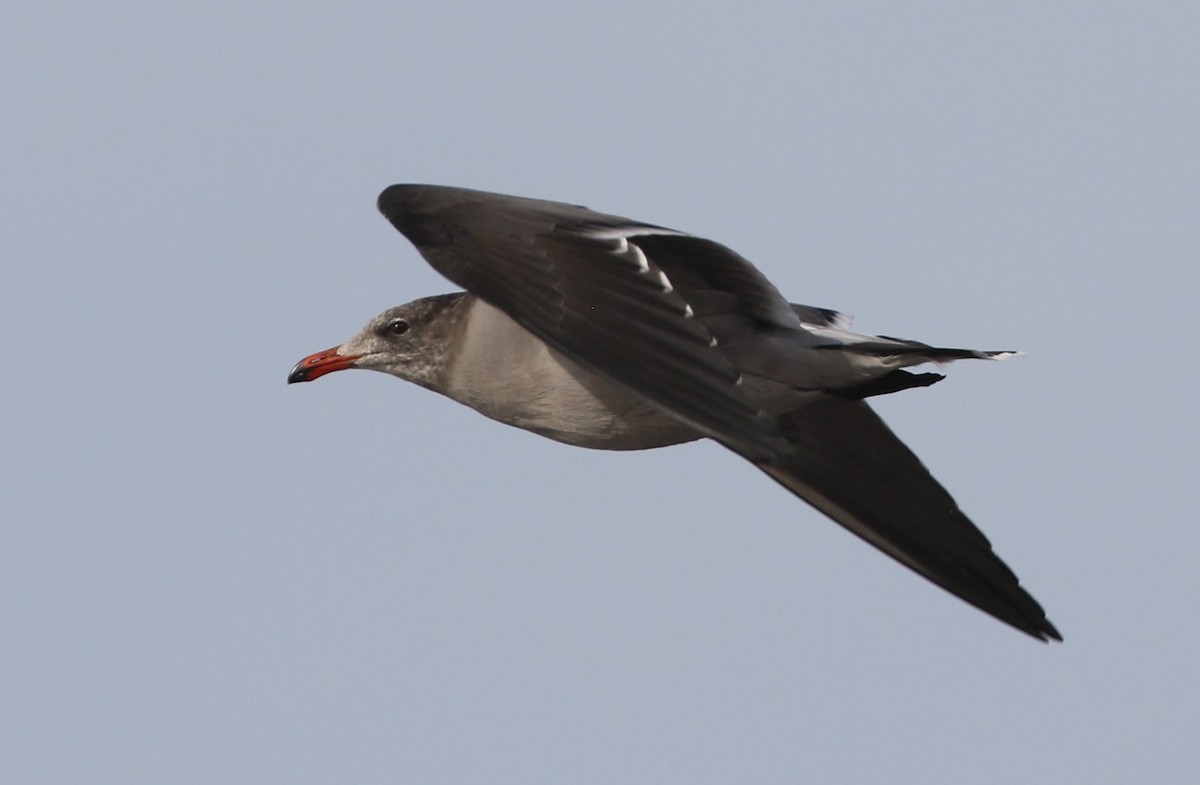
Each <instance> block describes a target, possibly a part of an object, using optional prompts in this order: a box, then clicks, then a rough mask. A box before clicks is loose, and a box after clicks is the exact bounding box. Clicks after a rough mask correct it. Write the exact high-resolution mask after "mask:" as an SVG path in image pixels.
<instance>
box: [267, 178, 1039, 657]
mask: <svg viewBox="0 0 1200 785" xmlns="http://www.w3.org/2000/svg"><path fill="white" fill-rule="evenodd" d="M378 206H379V210H380V212H382V213H383V215H384V216H385V217H386V218H387V219H388V220H389V221H390V222H391V223H392V225H393V226H395V227H396V229H398V230H399V231H400V233H401V234H403V235H404V236H405V237H406V238H407V239H408V240H409V241H410V242H411V243H412V244H413V245H414V246H416V248H417V250H418V251H419V252H420V254H421V255H422V256H423V257H425V260H426V261H427V262H428V263H429V264H430V265H432V266H433V268H434V269H435V270H437V271H438V272H440V273H441V274H442V275H444V276H445V277H446V278H448V279H449V280H450V281H452V282H454V283H455V284H457V285H458V286H461V287H462V288H463V289H465V290H466V291H460V292H454V293H451V294H440V295H435V296H432V297H424V298H421V299H418V300H414V301H412V302H410V303H408V304H407V305H401V306H398V307H395V308H390V309H388V310H387V311H384V312H383V313H381V314H380V315H378V316H376V317H375V318H374V319H372V320H371V321H370V322H368V323H367V325H366V326H365V327H363V328H362V330H360V331H359V332H358V334H357V335H355V336H354V337H352V338H351V339H350V340H348V341H346V342H345V343H343V344H341V345H340V346H335V347H333V348H332V349H327V350H325V351H323V352H317V353H316V354H312V355H310V356H308V357H306V358H304V359H303V360H301V361H300V362H299V363H297V364H296V366H295V367H294V368H293V369H292V371H291V373H290V374H289V376H288V382H289V383H293V382H306V381H311V380H313V379H316V378H318V377H321V376H324V375H325V374H328V373H331V372H333V371H340V370H344V369H347V368H366V369H370V370H375V371H383V372H385V373H389V374H392V375H393V376H398V377H399V378H401V379H404V380H406V381H409V382H414V383H416V384H418V385H420V386H422V387H425V388H427V389H429V390H432V391H434V392H437V393H441V394H442V395H446V396H448V397H450V398H452V399H454V400H456V401H458V402H460V403H463V404H466V405H467V406H470V407H471V408H472V409H475V410H476V411H478V412H480V413H481V414H483V415H485V416H487V417H490V418H492V419H494V420H498V421H500V422H502V423H506V424H508V425H513V426H516V427H518V428H523V429H525V430H528V431H532V432H534V433H537V434H540V435H542V436H545V437H548V438H550V439H554V440H556V441H559V442H565V443H566V444H571V445H576V446H579V447H590V448H593V449H601V450H641V449H648V448H653V447H665V446H668V445H672V444H681V443H684V442H690V441H693V440H696V439H702V438H708V439H712V440H714V441H716V442H719V443H720V444H722V445H724V446H725V447H727V448H729V449H730V450H732V451H733V452H735V453H737V454H738V455H741V456H742V457H743V458H745V459H746V460H748V461H750V462H751V463H753V464H754V465H755V466H757V467H758V468H759V469H761V470H762V471H764V472H766V473H767V474H768V475H769V476H770V477H771V478H772V479H774V480H775V481H776V482H778V483H779V484H781V485H782V486H783V487H785V488H786V489H787V490H789V491H791V492H792V493H793V494H795V495H796V496H799V497H800V498H801V499H803V500H804V501H806V502H808V504H810V505H812V506H813V507H814V508H816V509H817V510H819V511H820V512H822V513H824V514H825V515H827V516H828V517H829V518H831V519H833V520H834V521H835V522H837V523H838V524H840V525H842V526H843V527H845V528H846V529H848V530H850V531H851V532H852V533H854V534H856V535H858V536H859V537H860V538H862V539H863V540H866V541H867V542H868V543H870V544H871V545H873V546H875V547H876V548H878V549H879V550H881V551H883V552H884V553H886V554H887V555H888V556H891V557H892V558H893V559H895V560H896V561H898V562H900V563H901V564H903V565H905V566H906V567H908V568H910V569H911V570H913V571H914V572H916V573H917V574H919V575H921V576H923V577H925V578H927V579H928V580H930V581H932V582H933V583H935V584H936V585H938V586H940V587H942V588H943V589H945V590H946V591H948V592H950V593H951V594H954V595H955V596H957V597H959V598H961V599H962V600H965V601H966V602H968V603H970V604H972V605H974V606H975V607H977V608H979V609H980V610H982V611H984V612H985V613H988V614H991V615H992V616H994V617H995V618H997V619H999V620H1000V621H1002V622H1005V623H1006V624H1009V625H1011V626H1012V627H1015V628H1016V629H1018V630H1020V631H1022V632H1024V633H1027V634H1028V635H1031V636H1033V637H1034V638H1037V639H1039V640H1042V641H1049V640H1058V641H1061V640H1062V636H1061V635H1060V634H1059V632H1058V630H1056V629H1055V628H1054V625H1053V624H1051V623H1050V621H1049V620H1048V619H1047V618H1046V613H1045V611H1043V610H1042V607H1041V605H1039V604H1038V602H1037V601H1036V600H1035V599H1034V598H1033V597H1032V596H1031V595H1030V594H1029V593H1028V592H1026V591H1025V590H1024V589H1023V588H1022V587H1021V585H1020V582H1019V581H1018V579H1017V576H1016V575H1015V574H1014V573H1013V572H1012V570H1010V569H1009V568H1008V566H1007V565H1006V564H1005V563H1004V562H1003V561H1001V560H1000V558H999V557H997V556H996V554H995V553H994V552H993V551H992V547H991V544H990V543H989V542H988V539H987V537H985V536H984V534H983V533H982V532H981V531H980V530H979V529H978V528H976V527H975V525H974V524H973V523H972V522H971V521H970V520H969V519H968V518H967V516H966V515H965V514H963V512H962V511H961V510H960V509H959V508H958V505H957V504H956V503H955V501H954V499H953V498H951V496H950V494H949V493H948V492H947V491H946V490H945V489H944V488H943V487H942V486H941V484H940V483H938V481H937V480H935V479H934V478H933V476H932V475H931V474H930V473H929V471H928V470H927V469H926V468H925V467H924V466H923V465H922V464H921V462H920V460H919V459H918V458H917V456H916V455H914V454H913V453H912V452H911V451H910V450H909V449H908V448H907V447H905V445H904V443H903V442H901V441H900V439H899V438H898V437H897V436H896V435H895V434H893V433H892V431H891V429H889V428H888V426H887V425H885V424H884V422H883V421H882V420H881V419H880V418H879V417H878V415H876V414H875V412H874V411H872V410H871V408H870V406H868V405H867V401H866V399H867V398H870V397H873V396H876V395H883V394H887V393H894V392H899V391H901V390H906V389H910V388H914V387H925V386H928V385H930V384H933V383H935V382H938V381H940V380H941V379H942V378H943V377H942V375H941V374H937V373H915V372H912V371H908V370H905V369H906V368H908V367H910V366H915V365H920V364H922V363H937V364H943V363H947V362H950V361H954V360H961V359H986V360H999V359H1003V358H1006V357H1010V356H1013V355H1015V354H1019V352H1009V351H977V350H973V349H947V348H938V347H934V346H930V345H928V344H924V343H919V342H917V341H909V340H902V339H899V338H890V337H886V336H875V335H864V334H860V333H855V332H852V331H851V330H850V320H849V318H848V317H846V316H845V315H844V314H842V313H839V312H837V311H834V310H830V309H827V308H815V307H812V306H807V305H797V304H794V303H789V302H788V300H787V299H785V298H784V297H783V295H781V294H780V293H779V291H778V290H777V289H776V288H775V286H774V285H773V284H772V283H771V282H770V281H769V280H767V278H766V277H765V276H764V275H763V274H762V273H761V272H759V270H758V269H757V268H756V267H755V266H754V265H753V264H751V263H750V262H749V261H747V260H746V259H744V258H743V257H741V256H740V255H738V254H737V253H735V252H734V251H732V250H731V249H729V248H727V247H725V246H723V245H720V244H718V243H716V242H713V241H711V240H706V239H704V238H701V237H697V236H694V235H690V234H687V233H684V232H680V231H676V230H674V229H667V228H665V227H662V226H655V225H653V224H648V223H642V222H640V221H634V220H630V219H628V218H622V217H619V216H616V215H607V214H604V213H598V212H594V211H592V210H589V209H587V208H585V207H581V206H578V205H572V204H564V203H560V202H552V201H544V200H540V199H527V198H522V197H516V196H507V195H503V194H495V193H487V192H484V191H476V190H470V189H465V188H453V187H448V186H437V185H393V186H390V187H388V188H387V189H385V190H384V191H383V193H382V194H380V196H379V201H378Z"/></svg>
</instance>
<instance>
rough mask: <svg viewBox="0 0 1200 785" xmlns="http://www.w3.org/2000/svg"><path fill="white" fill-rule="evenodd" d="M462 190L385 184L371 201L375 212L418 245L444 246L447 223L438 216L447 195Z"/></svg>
mask: <svg viewBox="0 0 1200 785" xmlns="http://www.w3.org/2000/svg"><path fill="white" fill-rule="evenodd" d="M461 190H462V189H457V188H447V187H444V186H439V185H416V184H411V183H408V184H405V183H401V184H397V185H389V186H388V187H387V188H384V189H383V191H382V192H381V193H380V194H379V198H378V199H377V200H376V201H375V205H376V207H378V208H379V212H381V213H383V217H384V218H387V219H388V221H390V222H391V224H392V226H394V227H396V229H397V230H398V231H399V232H400V234H402V235H404V236H405V237H407V238H408V241H409V242H411V243H412V244H413V245H415V246H417V247H418V248H428V247H430V246H436V245H445V244H447V243H448V242H449V241H450V238H451V234H452V232H451V226H450V224H449V223H448V222H447V221H446V220H444V219H442V218H440V217H439V216H438V211H439V208H441V207H445V206H446V203H447V197H448V196H450V195H451V194H452V192H457V191H461Z"/></svg>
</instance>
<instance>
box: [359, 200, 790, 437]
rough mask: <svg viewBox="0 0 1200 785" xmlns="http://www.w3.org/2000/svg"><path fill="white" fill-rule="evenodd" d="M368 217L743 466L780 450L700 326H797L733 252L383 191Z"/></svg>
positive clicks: (507, 207)
mask: <svg viewBox="0 0 1200 785" xmlns="http://www.w3.org/2000/svg"><path fill="white" fill-rule="evenodd" d="M379 208H380V210H381V211H382V212H383V214H384V215H385V216H386V217H387V218H388V219H389V220H390V221H391V222H392V224H394V225H395V226H396V228H397V229H399V230H400V232H401V233H403V234H404V235H405V236H406V237H407V238H408V239H409V240H410V241H412V243H413V244H414V245H416V246H417V249H418V250H419V251H420V252H421V254H422V255H423V256H424V257H425V258H426V260H428V261H429V263H430V264H431V265H432V266H433V267H434V269H436V270H437V271H438V272H440V273H442V274H443V275H445V276H446V277H447V278H449V279H450V280H451V281H453V282H455V283H457V284H458V285H459V286H462V287H463V288H464V289H466V290H467V291H469V292H471V293H473V294H475V295H476V296H478V297H480V298H482V299H483V300H485V301H487V302H488V303H490V304H491V305H493V306H495V307H497V308H499V309H500V310H502V311H504V312H505V313H506V314H507V315H508V316H510V317H511V318H512V319H514V320H515V321H516V322H517V323H519V324H521V325H522V326H523V327H525V328H526V329H527V330H529V331H530V332H531V333H533V334H534V335H536V336H537V337H539V338H540V339H542V340H543V341H545V342H546V343H548V344H550V345H551V346H553V347H554V348H555V349H557V350H559V351H560V352H562V353H563V354H565V355H566V356H568V357H570V358H572V359H573V360H576V361H577V362H580V363H582V364H583V365H585V366H587V367H589V368H591V369H592V370H593V371H595V372H597V373H599V374H601V375H603V376H606V377H608V378H610V379H612V380H614V381H616V382H618V383H620V384H623V385H625V386H627V387H629V388H631V389H633V390H635V391H636V392H638V393H640V394H641V395H643V396H645V397H646V398H647V399H648V400H650V401H652V402H654V403H655V404H657V405H658V406H660V407H662V408H663V409H665V410H667V411H669V412H671V413H672V414H673V415H675V416H677V417H679V418H680V419H682V420H684V421H686V422H688V423H690V424H691V425H693V426H694V427H696V428H697V429H698V430H700V431H701V432H702V433H705V434H708V435H709V436H711V437H712V438H714V439H718V440H719V441H721V442H722V443H724V444H726V445H728V446H729V447H731V448H733V449H735V450H737V451H738V452H739V453H741V454H743V455H745V456H747V457H748V458H750V459H751V460H756V461H757V460H764V459H766V458H768V457H770V456H771V455H773V454H775V452H777V451H778V450H781V449H786V448H787V443H786V440H785V439H783V437H782V436H781V434H780V432H779V429H778V426H777V424H776V423H775V420H774V418H772V417H768V416H766V415H764V414H763V413H761V412H760V411H759V409H758V407H757V406H756V405H754V403H752V402H751V401H750V399H749V398H748V397H747V396H746V394H745V392H744V391H743V390H742V389H741V386H740V381H741V377H740V373H739V371H738V369H737V367H736V366H735V365H734V363H733V361H732V360H731V359H730V358H729V357H727V356H726V355H725V354H724V353H722V352H721V351H719V350H718V349H717V348H716V347H715V346H714V340H715V338H714V335H713V332H712V330H711V329H710V327H709V324H708V323H709V322H711V321H712V320H714V319H721V318H728V317H729V316H730V315H735V316H736V318H742V319H747V320H755V321H760V322H762V323H764V324H772V325H779V326H785V325H786V326H788V327H793V326H794V327H799V324H800V320H799V318H798V317H797V316H796V313H795V312H794V311H793V310H792V308H791V306H790V305H789V304H788V302H787V301H786V300H784V299H783V297H782V296H781V295H780V294H779V292H778V291H776V290H775V287H774V286H772V285H771V283H770V282H769V281H767V279H766V278H765V277H764V276H763V275H762V274H761V273H760V272H758V270H757V269H755V268H754V266H753V265H751V264H750V263H749V262H747V261H745V260H744V259H741V257H739V256H737V255H736V254H734V253H733V252H732V251H729V250H728V249H726V248H723V247H722V246H719V245H717V244H716V243H712V242H709V241H707V240H701V239H700V238H696V237H690V236H687V235H682V234H680V233H677V232H673V231H672V230H670V229H664V228H662V227H656V226H651V225H649V224H642V223H638V222H636V221H630V220H628V219H625V218H619V217H616V216H610V215H603V214H601V213H595V212H592V211H590V210H587V209H585V208H582V207H574V206H571V205H565V204H559V203H556V202H544V201H540V200H534V199H521V198H517V197H509V196H499V195H496V194H488V193H483V192H479V191H471V190H466V189H460V188H443V187H438V186H418V185H394V186H391V187H390V188H388V189H387V190H385V191H384V192H383V194H382V195H380V197H379ZM633 240H636V243H635V242H633ZM664 248H668V249H670V252H663V249H664ZM643 249H645V250H643ZM652 249H653V250H652ZM660 254H661V256H662V261H660V260H659V255H660ZM685 262H686V263H685Z"/></svg>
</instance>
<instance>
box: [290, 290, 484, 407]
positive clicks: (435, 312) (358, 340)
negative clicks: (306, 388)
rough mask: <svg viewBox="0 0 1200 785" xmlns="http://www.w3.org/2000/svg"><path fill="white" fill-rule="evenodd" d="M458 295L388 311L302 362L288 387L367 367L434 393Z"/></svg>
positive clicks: (461, 299)
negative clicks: (341, 342) (338, 344)
mask: <svg viewBox="0 0 1200 785" xmlns="http://www.w3.org/2000/svg"><path fill="white" fill-rule="evenodd" d="M464 298H466V294H465V293H464V292H456V293H454V294H439V295H435V296H433V297H422V298H421V299H420V300H413V301H412V302H411V303H408V304H406V305H398V306H396V307H395V308H389V309H387V310H386V311H384V312H383V313H381V314H379V315H378V316H376V317H375V318H374V319H372V320H371V321H369V322H367V324H366V326H364V327H363V328H362V329H361V330H359V331H358V333H357V334H356V335H355V336H354V337H353V338H351V339H350V340H348V341H346V342H345V343H343V344H341V345H340V346H335V347H333V348H332V349H326V350H325V351H323V352H317V353H316V354H311V355H309V356H308V357H305V358H304V359H303V360H301V361H300V362H298V363H296V366H295V367H294V368H292V371H291V373H290V374H288V383H289V384H291V383H293V382H310V381H312V380H313V379H317V378H319V377H321V376H324V375H325V374H327V373H332V372H333V371H341V370H345V369H346V368H367V369H370V370H372V371H383V372H384V373H390V374H392V375H393V376H398V377H400V378H401V379H404V380H406V381H410V382H414V383H415V384H419V385H421V386H422V387H428V388H430V389H433V390H439V389H440V388H441V387H442V373H443V371H444V369H445V366H446V353H447V350H448V348H449V346H450V345H451V343H452V342H453V337H454V333H455V330H457V329H461V327H460V325H459V320H458V319H456V318H454V317H455V316H456V315H457V314H458V312H459V309H460V308H461V307H462V306H463V305H464V303H465V302H466V301H465V299H464Z"/></svg>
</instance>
